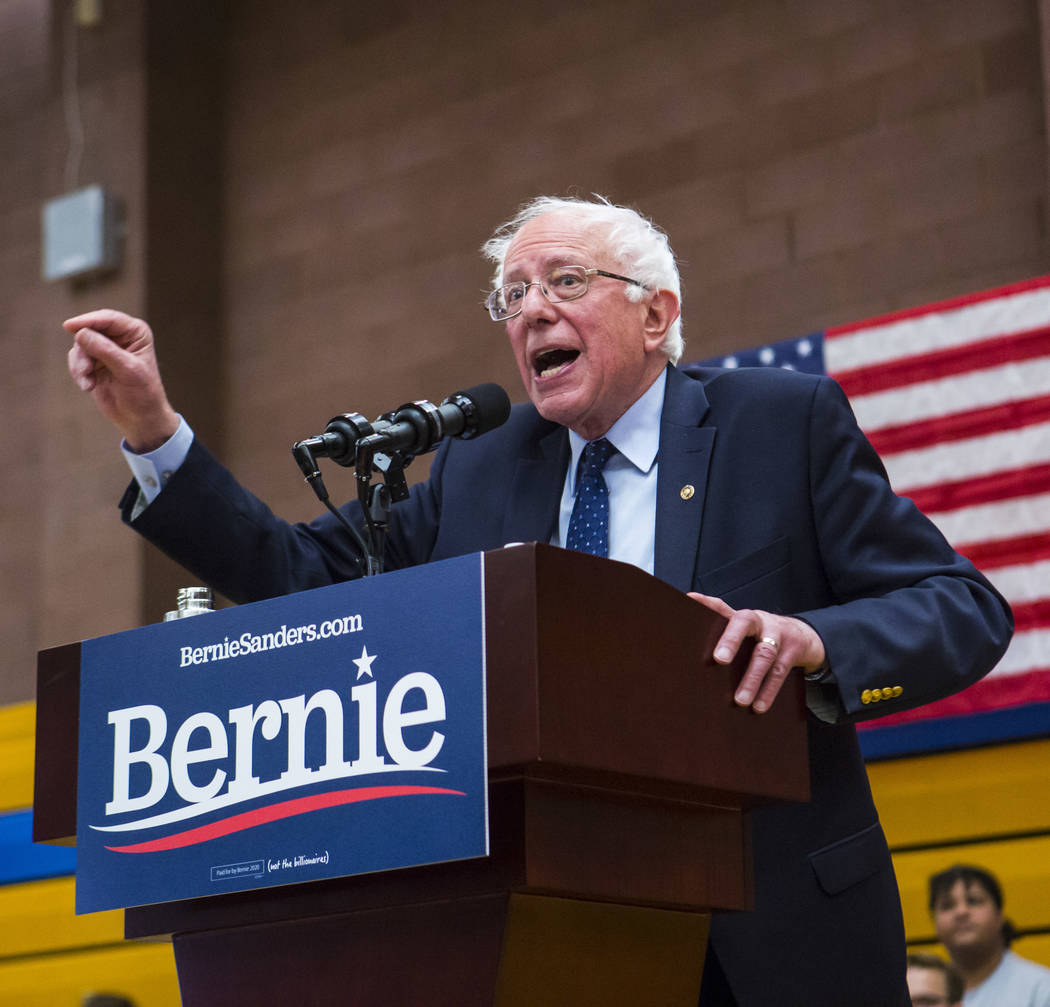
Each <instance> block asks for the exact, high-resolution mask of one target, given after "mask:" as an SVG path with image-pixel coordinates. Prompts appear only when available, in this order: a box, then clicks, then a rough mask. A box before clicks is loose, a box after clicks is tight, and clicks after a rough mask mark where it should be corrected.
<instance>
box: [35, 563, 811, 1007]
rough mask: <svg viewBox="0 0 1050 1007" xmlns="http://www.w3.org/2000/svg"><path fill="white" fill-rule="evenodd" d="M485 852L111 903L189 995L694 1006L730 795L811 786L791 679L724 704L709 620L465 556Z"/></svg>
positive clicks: (72, 777) (52, 744) (666, 604)
mask: <svg viewBox="0 0 1050 1007" xmlns="http://www.w3.org/2000/svg"><path fill="white" fill-rule="evenodd" d="M484 595H485V647H486V661H487V669H488V674H487V684H486V691H487V704H488V766H489V808H490V836H491V852H490V855H489V856H488V857H484V858H480V859H476V860H467V861H458V862H454V863H446V864H436V865H429V866H424V867H416V868H409V869H404V870H398V871H389V872H384V873H380V874H372V875H364V876H355V877H346V878H337V879H334V880H328V881H316V882H312V883H307V884H298V885H288V886H285V887H277V888H267V889H262V890H257V891H251V892H241V893H233V894H228V895H224V896H216V897H212V898H204V899H195V900H189V901H183V902H172V903H162V904H158V905H151V906H144V907H140V908H135V909H128V910H126V913H125V934H126V936H127V937H128V938H148V937H158V936H160V937H166V936H168V935H170V936H171V938H172V940H173V942H174V948H175V957H176V962H177V965H178V971H179V983H180V986H181V990H182V998H183V1003H184V1004H186V1005H187V1007H206V1005H208V1007H210V1005H222V1007H228V1005H230V1004H238V1005H241V1004H244V1005H248V1004H253V1005H254V1004H260V1005H261V1004H286V1003H304V1004H315V1005H329V1004H348V1005H370V1007H371V1005H383V1007H400V1005H405V1007H424V1005H426V1007H429V1005H441V1007H444V1005H448V1007H474V1005H478V1007H481V1005H485V1007H492V1005H496V1007H519V1005H520V1007H525V1005H529V1007H537V1005H562V1004H565V1005H569V1004H571V1005H573V1007H586V1005H591V1004H594V1005H599V1004H600V1005H602V1007H614V1005H619V1004H623V1005H630V1007H639V1005H648V1004H652V1005H659V1007H672V1005H677V1004H682V1005H683V1007H695V1004H696V998H697V994H698V991H699V986H700V974H701V969H702V965H703V958H704V944H705V941H706V935H707V922H708V918H709V917H708V915H707V914H708V913H709V912H710V911H711V910H746V909H748V908H749V907H750V906H751V904H752V890H751V858H750V821H749V814H748V812H749V809H750V808H752V807H754V806H756V805H758V804H763V803H769V802H774V801H803V800H806V799H807V798H808V794H809V768H808V760H807V752H806V730H805V707H804V698H803V691H802V682H801V678H800V677H799V676H792V678H791V679H790V680H789V682H788V685H787V686H785V690H784V692H783V693H782V694H781V696H780V698H779V700H778V702H777V703H776V704H774V706H773V708H772V710H771V711H770V712H769V713H766V714H763V715H761V716H758V715H756V714H754V713H752V712H750V711H748V710H741V709H740V708H738V707H736V706H735V705H734V703H733V699H732V697H733V691H734V687H735V686H736V684H737V682H738V681H739V678H740V675H741V673H742V670H743V668H744V666H745V665H746V658H747V656H748V655H746V654H745V655H741V656H740V657H739V658H738V660H737V662H736V663H735V664H734V665H733V666H731V667H728V668H727V667H723V666H720V665H717V664H715V663H714V662H713V660H712V659H711V656H710V655H711V652H712V649H713V646H714V643H715V641H716V640H717V639H718V635H719V634H720V632H721V629H722V627H723V626H724V620H723V619H721V618H720V617H718V616H716V615H714V614H713V613H711V612H709V611H708V610H706V609H704V608H702V607H701V606H700V605H698V604H697V603H696V602H694V601H692V600H691V599H689V598H687V597H686V596H684V595H682V594H680V593H679V592H678V591H676V590H674V589H673V588H671V587H669V586H668V585H666V584H664V583H662V582H660V581H657V580H655V579H654V578H652V577H650V576H648V575H646V574H645V573H642V572H641V571H639V570H637V569H635V568H634V567H630V566H626V565H624V564H621V563H614V562H610V561H608V560H602V559H596V558H594V557H590V556H584V555H580V554H578V553H571V552H567V551H565V550H561V549H556V548H552V547H549V546H545V545H527V546H515V547H510V548H506V549H502V550H498V551H494V552H490V553H487V554H486V555H485V586H484ZM79 675H80V645H79V644H73V645H70V646H66V647H59V648H54V649H52V650H47V651H43V652H41V653H40V655H39V669H38V699H37V704H38V706H37V747H36V751H37V763H36V778H35V784H36V790H35V799H34V815H33V829H34V834H33V838H34V840H36V841H37V842H71V841H73V838H74V837H75V834H76V758H77V731H76V724H77V715H78V704H79Z"/></svg>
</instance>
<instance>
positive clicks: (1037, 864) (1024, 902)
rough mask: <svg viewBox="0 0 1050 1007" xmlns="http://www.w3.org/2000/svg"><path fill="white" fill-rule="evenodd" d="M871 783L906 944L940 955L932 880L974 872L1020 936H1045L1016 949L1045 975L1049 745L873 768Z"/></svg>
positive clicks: (1049, 913) (1049, 893) (1049, 926)
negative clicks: (952, 871) (987, 880)
mask: <svg viewBox="0 0 1050 1007" xmlns="http://www.w3.org/2000/svg"><path fill="white" fill-rule="evenodd" d="M868 776H869V778H870V780H871V787H872V791H873V792H874V794H875V801H876V803H877V805H878V808H879V815H880V817H881V818H882V824H883V828H884V829H885V831H886V838H887V839H888V841H889V844H890V848H891V849H892V850H893V861H894V866H895V868H896V871H897V881H898V884H899V885H900V891H901V902H902V904H903V908H904V925H905V930H906V933H907V935H908V940H909V943H913V942H914V943H916V944H920V943H921V944H926V945H929V946H930V947H931V948H934V947H935V946H936V938H935V936H934V930H933V925H932V923H931V921H930V916H929V912H928V911H927V908H926V905H927V880H928V878H929V876H930V875H931V874H934V873H936V872H937V871H940V870H943V869H944V868H946V867H950V866H951V865H952V864H956V863H970V864H976V865H978V866H980V867H984V868H986V869H988V870H990V871H991V872H992V873H993V874H994V875H996V877H998V878H999V880H1000V882H1001V884H1002V887H1003V893H1004V910H1005V913H1006V915H1007V916H1008V917H1009V918H1010V919H1011V920H1012V921H1013V923H1014V925H1015V926H1016V927H1017V928H1018V929H1019V930H1021V931H1024V930H1045V931H1047V933H1045V934H1040V935H1032V936H1022V937H1020V938H1019V939H1018V940H1017V942H1016V943H1015V944H1014V950H1016V951H1017V953H1018V954H1020V955H1023V956H1025V957H1026V958H1032V959H1034V960H1035V961H1039V962H1042V963H1043V964H1044V965H1047V966H1050V740H1048V739H1039V740H1035V741H1021V742H1014V743H1011V744H1003V745H994V746H989V747H986V748H976V749H970V750H967V751H961V752H946V753H942V754H936V755H923V756H915V757H911V758H905V759H891V760H886V761H883V762H873V763H870V764H869V765H868ZM937 950H939V951H940V952H941V953H942V954H943V953H944V949H943V948H937Z"/></svg>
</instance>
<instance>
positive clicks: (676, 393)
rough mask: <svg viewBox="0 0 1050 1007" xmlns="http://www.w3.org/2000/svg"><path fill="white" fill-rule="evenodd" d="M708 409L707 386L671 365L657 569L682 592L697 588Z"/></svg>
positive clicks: (710, 431) (663, 422)
mask: <svg viewBox="0 0 1050 1007" xmlns="http://www.w3.org/2000/svg"><path fill="white" fill-rule="evenodd" d="M708 408H709V407H708V402H707V395H706V394H705V392H704V386H703V385H702V384H701V383H700V382H699V381H695V380H693V379H692V378H688V377H686V376H685V375H684V374H682V373H681V372H680V371H678V370H676V369H675V368H673V367H672V368H670V369H669V373H668V379H667V391H666V394H665V396H664V411H663V415H662V417H661V419H660V454H659V456H658V462H659V468H658V470H657V480H656V548H655V556H654V573H655V574H656V576H657V577H659V578H660V579H661V580H663V581H666V582H667V583H669V584H672V585H673V586H674V587H676V588H678V590H680V591H689V590H691V589H692V587H693V574H694V571H695V567H696V558H697V553H698V551H699V547H700V524H701V520H702V517H703V512H704V501H705V499H706V497H707V474H708V468H709V465H710V462H711V451H712V448H713V446H714V441H715V431H716V428H715V427H711V426H701V425H700V424H701V423H702V422H703V420H704V417H705V416H706V414H707V411H708Z"/></svg>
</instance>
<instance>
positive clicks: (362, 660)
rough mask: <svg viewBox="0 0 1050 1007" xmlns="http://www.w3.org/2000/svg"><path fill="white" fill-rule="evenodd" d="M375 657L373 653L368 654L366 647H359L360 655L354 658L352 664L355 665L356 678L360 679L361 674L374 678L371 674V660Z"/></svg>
mask: <svg viewBox="0 0 1050 1007" xmlns="http://www.w3.org/2000/svg"><path fill="white" fill-rule="evenodd" d="M375 659H376V655H375V654H369V653H368V648H367V647H362V648H361V656H360V657H355V658H354V664H356V665H357V680H358V681H360V679H361V676H362V675H367V676H368V677H369V678H374V677H375V676H374V675H373V674H372V662H373V661H374V660H375Z"/></svg>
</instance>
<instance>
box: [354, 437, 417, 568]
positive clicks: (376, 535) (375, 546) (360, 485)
mask: <svg viewBox="0 0 1050 1007" xmlns="http://www.w3.org/2000/svg"><path fill="white" fill-rule="evenodd" d="M382 441H383V438H382V437H381V436H379V435H378V434H373V435H371V436H369V437H362V438H361V440H359V441H358V442H357V460H356V462H355V464H354V478H355V479H356V481H357V499H358V501H359V502H360V504H361V510H362V511H363V512H364V515H365V524H366V526H367V529H368V548H367V549H366V551H365V558H366V564H367V569H366V571H365V576H366V577H371V576H375V575H376V574H380V573H382V572H383V567H384V554H385V551H386V539H387V533H388V531H389V529H390V508H391V507H392V506H393V505H394V504H395V503H398V502H399V501H401V500H406V499H408V483H407V482H406V481H405V466H406V465H408V464H409V463H410V462H411V461H412V459H413V458H414V457H415V455H408V454H405V453H404V452H401V451H390V452H386V451H379V450H378V447H379V446H380V444H381V443H382ZM373 472H378V473H379V474H380V475H381V476H382V477H383V480H384V481H383V482H379V483H374V484H373V483H372V473H373Z"/></svg>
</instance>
